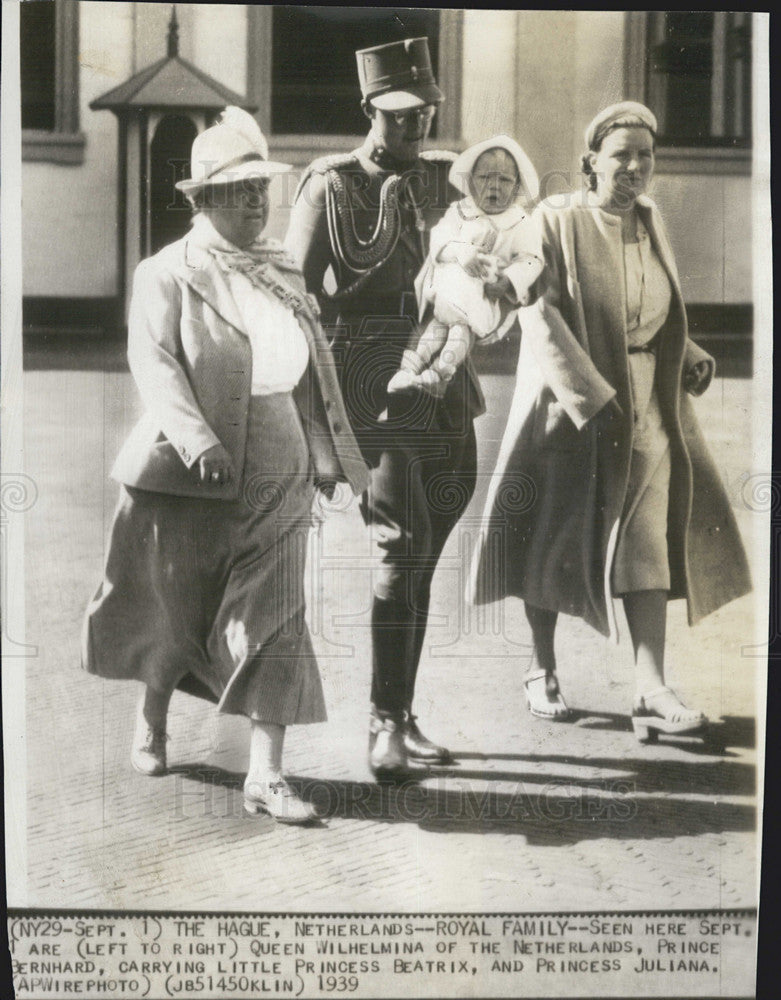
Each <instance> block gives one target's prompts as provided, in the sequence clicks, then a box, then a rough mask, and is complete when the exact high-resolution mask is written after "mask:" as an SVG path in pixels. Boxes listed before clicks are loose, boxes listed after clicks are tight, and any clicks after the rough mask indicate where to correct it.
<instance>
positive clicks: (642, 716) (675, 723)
mask: <svg viewBox="0 0 781 1000" xmlns="http://www.w3.org/2000/svg"><path fill="white" fill-rule="evenodd" d="M660 695H666V696H667V699H666V700H667V701H668V709H667V710H666V711H660V710H659V709H658V708H654V707H653V705H652V704H651V703H652V702H653V700H654V699H655V698H658V697H659V696H660ZM670 698H674V699H675V701H676V702H677V704H676V705H672V706H669V700H670ZM707 725H708V718H707V716H706V715H704V714H703V713H702V712H700V711H698V710H697V709H692V708H687V707H686V706H685V705H684V704H683V702H682V701H681V699H680V698H679V697H678V695H677V694H676V693H675V691H673V690H672V688H669V687H667V686H666V685H662V686H661V687H658V688H654V690H653V691H648V692H646V694H644V695H643V696H642V697H641V698H640V699H639V700H638V701H636V702H635V705H634V708H633V709H632V728H633V729H634V731H635V736H637V738H638V740H639V741H640V742H641V743H656V741H657V739H658V738H659V733H672V734H675V733H679V734H683V733H696V732H699V731H700V730H701V729H703V728H704V727H705V726H707Z"/></svg>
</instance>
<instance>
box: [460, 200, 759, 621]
mask: <svg viewBox="0 0 781 1000" xmlns="http://www.w3.org/2000/svg"><path fill="white" fill-rule="evenodd" d="M638 211H639V213H640V215H641V218H642V221H643V223H644V224H645V226H646V228H647V229H648V231H649V233H650V235H651V239H652V241H653V245H654V248H655V249H656V252H657V253H658V255H659V257H660V259H661V261H662V263H663V265H664V267H665V269H666V271H667V274H668V276H669V278H670V283H671V286H672V303H671V307H670V313H669V316H668V318H667V321H666V323H665V325H664V326H663V327H662V330H661V331H660V346H659V351H658V355H657V358H658V363H657V383H656V386H657V393H658V396H659V403H660V407H661V411H662V415H663V419H664V422H665V426H666V428H667V432H668V435H669V438H670V450H671V459H672V478H671V483H670V500H669V512H668V533H667V537H668V552H669V562H670V571H671V589H670V598H686V601H687V606H688V617H689V623H690V624H693V623H695V622H696V621H698V620H699V619H701V618H702V617H704V616H705V615H707V614H709V613H710V612H712V611H715V610H716V609H717V608H719V607H721V606H722V605H723V604H726V603H727V602H728V601H731V600H733V599H735V598H737V597H740V596H742V595H743V594H745V593H747V592H748V591H749V590H750V587H751V584H750V579H749V573H748V566H747V562H746V556H745V552H744V550H743V546H742V544H741V541H740V537H739V535H738V530H737V525H736V523H735V518H734V515H733V513H732V511H731V509H730V506H729V501H728V499H727V496H726V493H725V491H724V488H723V486H722V482H721V479H720V476H719V473H718V470H717V469H716V467H715V465H714V463H713V460H712V459H711V457H710V454H709V452H708V449H707V447H706V445H705V442H704V440H703V437H702V434H701V432H700V429H699V426H698V424H697V420H696V418H695V415H694V411H693V408H692V405H691V401H690V399H689V397H688V395H687V394H686V393H685V392H684V391H683V388H682V379H683V375H684V373H685V372H686V371H688V370H689V369H690V368H691V367H692V366H693V365H694V364H696V363H697V362H698V361H701V360H706V359H707V360H710V361H712V359H710V358H709V356H708V355H707V354H706V353H705V352H704V351H702V350H701V349H700V348H698V347H697V346H696V345H695V344H694V343H693V342H692V341H691V340H689V339H688V335H687V324H686V311H685V308H684V304H683V298H682V295H681V290H680V284H679V280H678V273H677V270H676V267H675V262H674V259H673V255H672V251H671V249H670V245H669V243H668V240H667V236H666V234H665V231H664V226H663V224H662V220H661V218H660V216H659V213H658V211H657V209H656V206H655V205H654V203H653V202H652V201H650V199H648V198H642V199H639V201H638ZM538 213H539V222H540V226H541V231H542V237H543V248H544V255H545V270H544V272H543V280H544V282H545V291H544V294H543V295H542V296H541V297H540V298H539V299H538V300H537V302H536V303H535V304H534V305H532V306H529V307H527V308H526V309H523V310H521V313H520V316H519V319H520V322H521V329H522V331H523V334H522V340H521V352H520V357H519V360H518V372H517V381H516V388H515V395H514V398H513V402H512V406H511V409H510V414H509V418H508V422H507V428H506V430H505V434H504V439H503V441H502V445H501V449H500V453H499V459H498V463H497V467H496V471H495V473H494V476H493V479H492V483H491V489H490V491H489V495H488V500H487V504H486V509H485V515H484V518H483V524H482V528H481V532H480V538H479V542H478V547H477V550H476V558H475V562H474V564H473V573H472V578H471V582H470V588H469V594H468V596H469V598H470V599H471V600H472V601H474V602H475V603H478V604H482V603H487V602H489V601H497V600H501V599H502V598H504V597H506V596H508V595H514V596H517V597H521V598H523V599H524V600H527V601H529V602H531V603H532V604H535V605H537V606H538V607H541V608H547V609H549V610H552V611H561V612H564V613H567V614H571V615H577V616H579V617H582V618H584V619H585V620H586V621H587V622H589V623H590V624H591V625H593V627H594V628H596V629H597V630H598V631H600V632H602V633H603V634H605V635H608V634H610V633H611V632H615V618H614V615H613V605H612V600H611V595H610V571H611V567H612V563H613V559H614V556H615V548H616V540H617V533H618V528H619V521H620V517H621V514H622V511H623V508H624V500H625V497H626V489H627V482H628V478H629V463H630V458H631V453H632V434H633V420H632V416H631V415H632V401H631V388H630V377H629V367H628V358H627V351H626V334H625V316H626V303H625V292H624V282H623V279H622V275H623V246H622V240H621V226H620V220H613V219H611V217H609V216H607V214H606V213H603V212H601V211H598V210H595V209H594V208H592V207H590V206H589V205H588V204H577V205H572V206H569V207H567V208H564V209H560V210H556V209H550V208H546V207H540V208H539V209H538ZM616 221H618V222H619V224H618V225H616ZM613 397H615V398H616V400H617V402H618V404H619V406H620V407H621V410H622V411H623V416H621V417H618V416H613V415H611V413H610V410H612V407H610V408H608V409H607V410H605V409H604V408H605V405H606V404H607V403H608V402H609V401H610V400H611V399H612V398H613Z"/></svg>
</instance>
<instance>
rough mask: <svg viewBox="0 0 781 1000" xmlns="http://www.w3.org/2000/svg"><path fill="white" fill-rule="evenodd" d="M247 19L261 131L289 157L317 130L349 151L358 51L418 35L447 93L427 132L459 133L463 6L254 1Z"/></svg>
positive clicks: (328, 143)
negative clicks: (423, 38) (426, 42)
mask: <svg viewBox="0 0 781 1000" xmlns="http://www.w3.org/2000/svg"><path fill="white" fill-rule="evenodd" d="M248 17H249V31H248V54H247V55H248V58H247V67H248V70H247V72H248V80H247V93H248V97H249V99H250V100H252V101H253V102H254V103H256V104H257V105H258V108H259V110H258V121H259V122H260V125H261V127H262V128H263V130H264V131H266V132H267V133H268V134H269V135H270V136H271V137H272V138H274V137H277V138H278V140H279V141H278V142H277V143H276V144H275V145H276V147H277V148H280V144H281V147H284V148H285V150H286V152H287V154H288V155H290V156H292V157H293V159H296V158H297V157H296V151H297V150H298V148H299V146H301V149H302V151H303V150H304V146H305V145H306V146H308V147H309V152H311V146H312V142H313V140H314V144H315V145H317V144H318V143H317V137H318V136H323V137H325V138H324V140H323V142H322V143H321V145H323V146H324V147H326V148H330V149H336V148H341V146H344V148H345V149H350V148H352V146H354V145H355V142H354V140H355V137H356V136H360V135H362V134H364V133H365V132H366V129H367V122H366V118H365V117H364V115H363V112H362V110H361V92H360V87H359V85H358V72H357V68H356V62H355V50H356V49H361V48H369V47H370V46H372V45H381V44H383V43H384V42H390V41H395V40H397V39H402V38H414V37H419V36H422V35H425V36H426V37H427V38H428V40H429V51H430V53H431V63H432V66H433V69H434V73H435V75H436V76H437V80H438V82H439V84H440V86H441V88H442V90H443V91H444V93H445V97H446V99H445V102H444V104H443V105H442V106H441V108H440V111H439V114H438V115H437V117H436V118H435V119H434V128H433V129H432V137H435V136H436V137H438V138H440V139H442V138H443V137H444V138H446V139H451V140H452V139H457V138H458V136H459V133H460V103H461V102H460V83H461V81H460V74H459V69H460V65H461V50H462V43H461V21H462V12H461V11H457V10H436V9H427V8H409V7H400V8H397V9H396V8H388V7H385V8H382V7H359V8H354V7H307V6H266V5H261V4H252V5H251V6H249V7H248ZM299 137H300V138H299ZM334 137H335V138H336V141H334ZM305 158H306V157H305Z"/></svg>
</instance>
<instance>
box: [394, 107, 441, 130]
mask: <svg viewBox="0 0 781 1000" xmlns="http://www.w3.org/2000/svg"><path fill="white" fill-rule="evenodd" d="M436 113H437V107H436V105H435V104H424V105H423V107H422V108H413V109H412V110H411V111H385V112H384V114H386V115H388V117H389V118H392V119H393V120H394V122H395V123H396V124H397V125H399V126H401V125H412V124H413V123H414V124H417V123H418V122H430V121H431V120H432V119H433V117H434V115H435V114H436Z"/></svg>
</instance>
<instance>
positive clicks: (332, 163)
mask: <svg viewBox="0 0 781 1000" xmlns="http://www.w3.org/2000/svg"><path fill="white" fill-rule="evenodd" d="M357 163H358V157H357V155H356V153H355V152H352V153H333V154H332V155H330V156H320V157H318V158H317V159H316V160H313V161H312V162H311V163H310V164H309V166H308V167H307V168H306V170H305V171H304V172H303V174H302V175H301V179H300V180H299V182H298V187H297V188H296V194H295V198H294V199H293V201H298V198H299V197H300V195H301V192H302V191H303V190H304V187H305V185H306V183H307V182H308V180H309V178H310V177H311V176H312V174H326V173H328V171H329V170H339V169H341V168H344V167H350V166H355V165H356V164H357Z"/></svg>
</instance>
